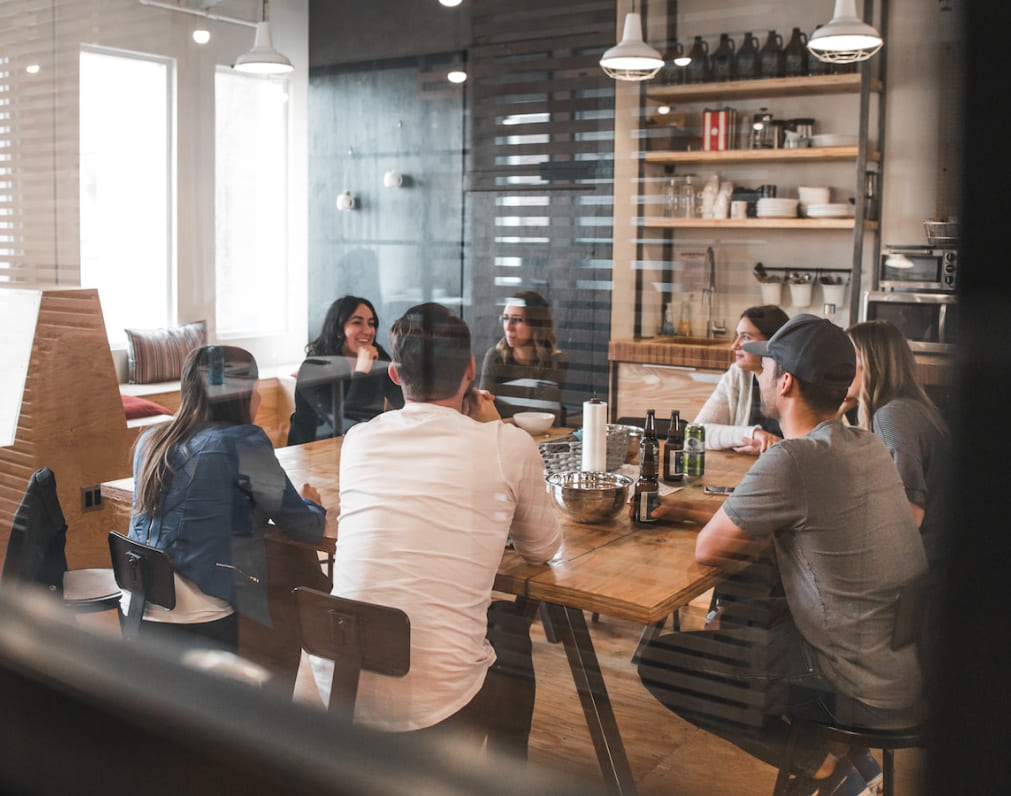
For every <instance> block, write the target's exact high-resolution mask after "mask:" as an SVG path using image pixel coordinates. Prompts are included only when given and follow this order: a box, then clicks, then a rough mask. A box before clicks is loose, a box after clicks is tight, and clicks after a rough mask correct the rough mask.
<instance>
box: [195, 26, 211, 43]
mask: <svg viewBox="0 0 1011 796" xmlns="http://www.w3.org/2000/svg"><path fill="white" fill-rule="evenodd" d="M210 40H211V32H210V31H209V30H204V29H203V28H197V29H196V30H195V31H193V41H195V42H196V43H197V44H207V42H209V41H210Z"/></svg>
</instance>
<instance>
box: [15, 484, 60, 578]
mask: <svg viewBox="0 0 1011 796" xmlns="http://www.w3.org/2000/svg"><path fill="white" fill-rule="evenodd" d="M66 541H67V523H66V520H65V519H64V517H63V509H62V508H60V501H59V498H58V497H57V495H56V476H55V475H53V471H52V470H50V469H49V468H48V467H43V468H42V469H41V470H36V471H35V472H34V473H33V474H32V477H31V478H30V479H28V487H27V488H26V489H25V495H24V497H23V498H22V499H21V503H20V505H19V506H18V510H17V512H15V514H14V523H13V525H12V526H11V535H10V539H9V540H8V542H7V553H6V555H5V557H4V565H3V585H4V586H5V587H8V588H9V587H11V586H15V587H16V586H18V585H21V584H33V585H41V586H48V587H49V589H50V590H52V591H55V592H56V593H58V594H61V595H62V593H63V573H64V572H66V571H67V556H66V553H65V547H66Z"/></svg>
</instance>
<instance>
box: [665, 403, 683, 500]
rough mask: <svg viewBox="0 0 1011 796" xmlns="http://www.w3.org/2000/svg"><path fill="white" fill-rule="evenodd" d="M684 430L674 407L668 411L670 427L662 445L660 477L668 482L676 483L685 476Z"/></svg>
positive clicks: (679, 415) (679, 414) (678, 413)
mask: <svg viewBox="0 0 1011 796" xmlns="http://www.w3.org/2000/svg"><path fill="white" fill-rule="evenodd" d="M684 448H685V431H684V427H683V426H682V425H681V413H680V412H679V411H678V410H677V409H675V410H673V411H672V412H671V413H670V428H668V429H667V442H666V443H665V444H664V446H663V470H662V471H661V472H662V476H661V477H662V478H663V480H664V481H666V482H667V483H668V484H676V483H678V482H680V481H684V478H685V464H684V462H685V459H684Z"/></svg>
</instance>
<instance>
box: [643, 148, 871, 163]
mask: <svg viewBox="0 0 1011 796" xmlns="http://www.w3.org/2000/svg"><path fill="white" fill-rule="evenodd" d="M857 154H858V147H855V146H821V147H806V148H801V149H726V150H723V151H721V152H712V151H710V152H703V151H699V150H694V151H692V152H675V151H673V150H663V151H657V152H646V153H645V155H644V157H643V159H644V160H645V161H646V162H647V163H669V164H677V163H709V164H713V165H718V164H720V163H770V162H773V161H779V162H805V161H829V160H840V161H842V160H856V158H857ZM867 159H868V160H869V161H875V162H876V161H878V160H880V159H881V153H880V152H869V153H867Z"/></svg>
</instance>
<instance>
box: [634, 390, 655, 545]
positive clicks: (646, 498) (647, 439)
mask: <svg viewBox="0 0 1011 796" xmlns="http://www.w3.org/2000/svg"><path fill="white" fill-rule="evenodd" d="M659 458H660V443H659V442H658V441H657V438H656V413H655V412H654V410H652V409H647V410H646V425H645V428H644V429H643V433H642V442H640V443H639V480H637V481H636V482H635V497H634V498H633V511H632V522H633V523H634V524H635V525H637V526H639V527H643V528H649V527H650V526H652V525H653V524H654V523H655V522H656V520H655V519H653V518H652V517H651V516H650V514H652V513H653V509H655V508H656V507H657V506H659V505H660V481H659V478H658V477H657V476H658V470H659V467H658V464H659V462H658V459H659Z"/></svg>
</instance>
